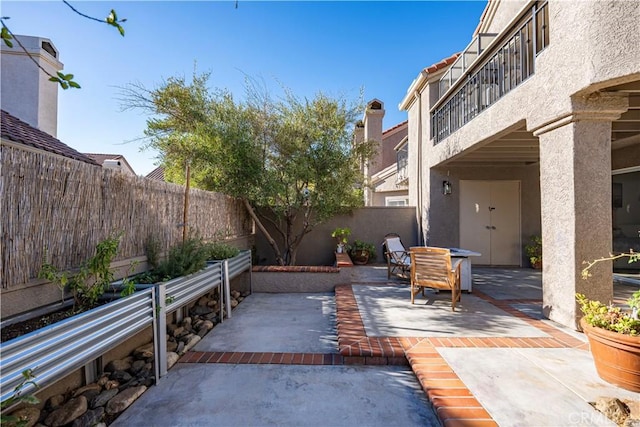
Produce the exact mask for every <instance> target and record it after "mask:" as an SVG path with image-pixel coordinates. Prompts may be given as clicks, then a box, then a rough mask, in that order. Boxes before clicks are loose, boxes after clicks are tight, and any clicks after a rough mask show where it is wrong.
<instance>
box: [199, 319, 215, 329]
mask: <svg viewBox="0 0 640 427" xmlns="http://www.w3.org/2000/svg"><path fill="white" fill-rule="evenodd" d="M214 326H215V325H214V324H213V322H212V321H211V320H205V321H203V322H202V325H200V329H206V330H207V331H210V330H211V329H213V327H214Z"/></svg>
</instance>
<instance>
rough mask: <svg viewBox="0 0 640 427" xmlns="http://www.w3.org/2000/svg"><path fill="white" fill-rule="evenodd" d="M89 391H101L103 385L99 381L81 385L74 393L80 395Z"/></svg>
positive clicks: (75, 395) (74, 395) (76, 395)
mask: <svg viewBox="0 0 640 427" xmlns="http://www.w3.org/2000/svg"><path fill="white" fill-rule="evenodd" d="M87 391H97V392H100V391H102V387H101V386H100V385H98V383H92V384H88V385H86V386H84V387H80V388H79V389H77V390H76V391H75V392H74V393H73V397H78V396H80V395H81V394H84V393H85V392H87Z"/></svg>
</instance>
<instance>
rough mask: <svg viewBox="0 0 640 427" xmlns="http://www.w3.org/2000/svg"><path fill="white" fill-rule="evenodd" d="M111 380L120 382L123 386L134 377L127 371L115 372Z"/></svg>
mask: <svg viewBox="0 0 640 427" xmlns="http://www.w3.org/2000/svg"><path fill="white" fill-rule="evenodd" d="M109 378H111V379H112V380H114V381H118V382H119V383H120V384H123V383H126V382H127V381H131V378H133V377H132V376H131V374H130V373H128V372H127V371H115V372H112V373H111V375H110V376H109Z"/></svg>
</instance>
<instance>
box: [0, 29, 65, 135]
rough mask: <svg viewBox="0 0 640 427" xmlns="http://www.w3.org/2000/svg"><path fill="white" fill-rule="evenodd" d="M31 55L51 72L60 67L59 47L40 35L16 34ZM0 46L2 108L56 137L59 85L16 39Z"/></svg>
mask: <svg viewBox="0 0 640 427" xmlns="http://www.w3.org/2000/svg"><path fill="white" fill-rule="evenodd" d="M15 37H16V39H18V40H19V41H20V43H22V45H23V46H24V47H25V48H26V50H27V52H29V54H30V55H31V58H33V60H35V61H36V62H37V63H38V65H40V67H42V68H43V69H45V70H47V72H49V73H50V74H51V75H54V76H55V75H56V72H58V71H60V70H62V67H63V65H62V63H61V62H60V61H59V60H58V57H59V54H58V50H57V49H56V48H55V46H54V45H53V43H52V42H51V40H49V39H45V38H42V37H32V36H19V35H16V36H15ZM12 42H13V47H9V46H6V45H5V44H4V43H3V44H2V47H1V54H2V60H1V61H0V62H1V63H2V69H1V71H2V72H1V73H0V74H1V75H2V76H1V79H0V92H1V93H2V98H1V100H0V104H1V106H2V109H3V110H5V111H7V112H9V113H10V114H12V115H14V116H15V117H18V118H19V119H20V120H22V121H24V122H27V123H29V124H30V125H31V126H33V127H35V128H37V129H40V130H41V131H43V132H46V133H48V134H49V135H51V136H54V137H56V136H57V133H58V84H57V83H54V82H50V81H49V76H48V75H47V74H46V73H44V72H43V71H42V70H41V69H39V68H38V67H37V66H36V64H34V63H33V61H32V59H31V58H29V55H27V54H26V53H25V52H24V51H23V50H22V48H21V47H20V45H18V41H17V40H12Z"/></svg>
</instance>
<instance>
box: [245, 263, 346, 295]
mask: <svg viewBox="0 0 640 427" xmlns="http://www.w3.org/2000/svg"><path fill="white" fill-rule="evenodd" d="M351 273H352V269H350V268H337V267H325V266H276V265H266V266H254V267H253V270H252V273H251V274H252V282H253V292H265V293H304V292H309V293H312V292H333V290H334V288H335V287H336V285H340V284H344V283H350V282H351Z"/></svg>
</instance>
